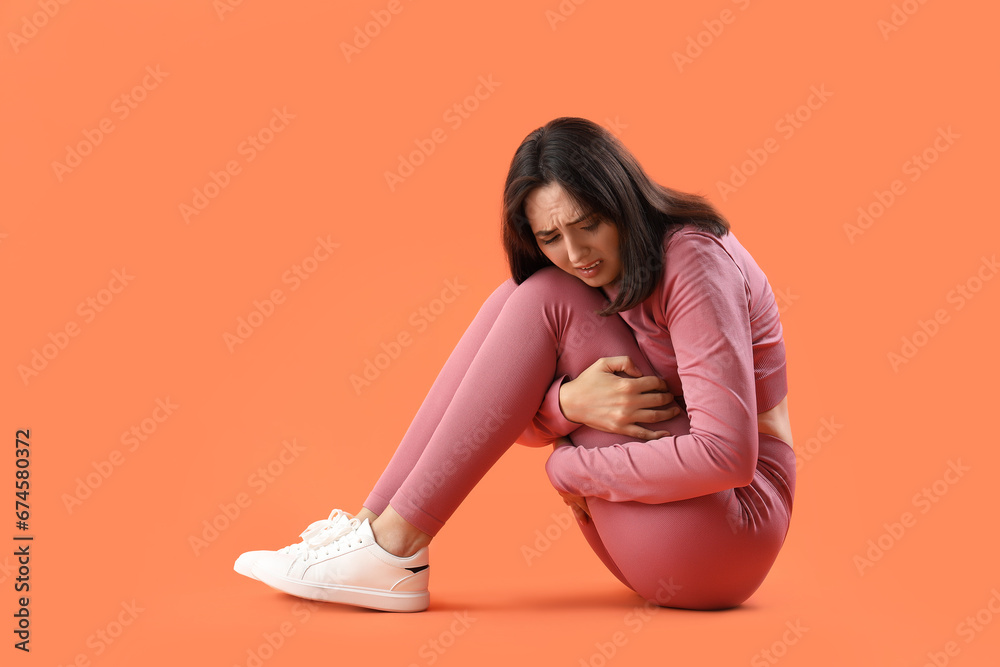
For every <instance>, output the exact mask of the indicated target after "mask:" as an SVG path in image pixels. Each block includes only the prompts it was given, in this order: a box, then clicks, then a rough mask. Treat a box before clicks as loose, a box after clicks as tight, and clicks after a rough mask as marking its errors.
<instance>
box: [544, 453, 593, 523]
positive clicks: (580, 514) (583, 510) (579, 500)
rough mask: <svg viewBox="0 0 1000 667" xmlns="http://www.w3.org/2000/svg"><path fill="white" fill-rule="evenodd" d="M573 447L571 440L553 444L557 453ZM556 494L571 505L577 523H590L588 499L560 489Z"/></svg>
mask: <svg viewBox="0 0 1000 667" xmlns="http://www.w3.org/2000/svg"><path fill="white" fill-rule="evenodd" d="M572 446H573V443H572V442H571V441H570V439H569V438H558V439H557V440H556V441H555V442H553V443H552V451H555V450H557V449H559V448H560V447H572ZM556 492H557V493H558V494H559V495H560V496H562V499H563V502H564V503H566V504H567V505H569V508H570V509H571V510H573V516H575V517H576V520H577V521H579V522H580V523H584V524H586V523H589V522H590V510H589V509H588V508H587V499H586V498H584V497H583V496H577V495H574V494H572V493H566V492H564V491H559V490H558V489H556Z"/></svg>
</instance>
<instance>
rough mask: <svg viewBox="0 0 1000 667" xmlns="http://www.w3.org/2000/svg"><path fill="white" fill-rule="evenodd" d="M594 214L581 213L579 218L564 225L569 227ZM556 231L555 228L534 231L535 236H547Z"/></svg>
mask: <svg viewBox="0 0 1000 667" xmlns="http://www.w3.org/2000/svg"><path fill="white" fill-rule="evenodd" d="M594 215H595V214H594V213H585V214H584V215H581V216H580V217H579V218H577V219H576V220H574V221H573V222H570V223H567V225H566V226H567V227H569V226H570V225H575V224H577V223H579V222H583V221H584V220H589V219H590V218H593V217H594ZM556 231H557V230H555V229H542V230H540V231H537V232H535V236H537V237H542V236H548V235H549V234H555V233H556Z"/></svg>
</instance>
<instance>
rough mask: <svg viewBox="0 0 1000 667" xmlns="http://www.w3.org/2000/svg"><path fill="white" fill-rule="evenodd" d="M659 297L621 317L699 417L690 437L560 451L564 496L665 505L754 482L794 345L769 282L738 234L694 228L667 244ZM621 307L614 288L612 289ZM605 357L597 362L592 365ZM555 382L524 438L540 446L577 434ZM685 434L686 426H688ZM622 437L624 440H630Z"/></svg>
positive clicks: (552, 475) (552, 466) (558, 472)
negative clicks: (767, 418)
mask: <svg viewBox="0 0 1000 667" xmlns="http://www.w3.org/2000/svg"><path fill="white" fill-rule="evenodd" d="M664 253H665V260H664V271H663V275H662V279H661V280H660V282H659V284H658V285H657V286H656V289H655V290H654V291H653V293H652V294H651V295H650V296H649V297H648V298H647V299H646V300H645V301H643V302H642V303H640V304H638V305H637V306H635V307H633V308H631V309H629V310H625V311H621V313H620V315H621V317H622V318H623V319H624V320H625V322H626V323H628V325H629V326H630V327H631V328H632V330H633V333H634V334H635V338H636V342H637V343H638V344H639V347H640V349H642V351H643V352H644V354H645V356H646V358H647V359H648V361H649V363H650V364H651V365H652V367H653V370H654V371H655V372H656V374H657V375H659V376H660V377H662V378H664V380H666V382H667V385H668V387H669V390H670V392H671V393H672V394H674V396H675V397H679V400H678V403H679V404H681V405H683V406H685V407H686V410H687V414H688V418H689V420H690V428H689V432H688V433H683V434H678V433H677V431H678V430H679V429H677V428H674V427H673V426H671V433H672V435H669V436H667V437H664V438H659V439H657V440H644V441H637V442H628V441H624V442H621V443H619V444H614V445H610V446H603V447H594V448H585V447H559V448H558V449H556V450H555V451H554V452H553V453H552V455H551V456H550V457H549V460H548V462H547V463H546V471H547V473H548V476H549V479H550V480H551V482H552V484H553V485H554V486H555V487H556V488H557V489H559V490H561V491H564V492H567V493H573V494H576V495H580V496H592V497H599V498H605V499H607V500H611V501H616V502H620V501H627V500H635V501H639V502H644V503H665V502H672V501H676V500H683V499H685V498H694V497H697V496H702V495H706V494H709V493H715V492H717V491H721V490H724V489H730V488H737V487H741V486H746V485H748V484H749V483H750V482H751V481H752V479H753V474H754V470H755V468H756V466H757V446H758V438H759V435H758V432H757V414H758V413H761V412H764V411H766V410H769V409H770V408H773V407H774V406H776V405H777V404H778V403H780V402H781V399H782V398H784V396H785V395H786V394H787V389H788V386H787V376H786V364H785V344H784V338H783V336H782V329H781V321H780V319H779V317H778V306H777V303H776V301H775V298H774V293H773V291H772V290H771V286H770V284H769V283H768V281H767V277H766V276H765V275H764V272H763V271H762V270H761V269H760V267H759V266H758V265H757V263H756V262H755V261H754V259H753V258H752V257H751V256H750V254H749V253H748V252H747V251H746V249H744V248H743V246H742V245H741V244H740V242H739V241H738V240H737V239H736V236H735V235H734V234H733V233H732V231H730V232H729V233H728V234H726V235H725V236H723V237H721V238H720V237H717V236H715V235H714V234H712V233H710V232H708V231H703V230H700V229H698V228H696V227H693V226H684V227H681V228H680V229H679V230H677V231H676V232H674V233H672V234H669V233H668V235H667V236H666V237H665V239H664ZM603 289H604V292H605V294H607V296H608V297H609V298H611V299H613V298H614V297H615V295H616V293H617V287H616V286H607V287H604V288H603ZM595 361H596V359H595ZM567 379H569V378H567V377H566V376H562V377H559V378H556V380H555V382H554V383H553V384H552V386H551V388H550V389H549V391H548V393H547V394H546V396H545V400H544V402H543V404H542V406H541V408H540V410H539V412H538V414H537V415H536V417H535V419H534V420H533V422H532V424H530V425H529V426H528V428H527V429H526V430H525V432H524V434H522V436H521V437H520V438H519V440H518V441H519V442H521V443H522V444H526V445H529V446H542V445H545V444H548V443H550V442H551V441H552V440H554V439H555V438H557V437H559V436H563V435H570V434H572V432H573V431H574V430H575V429H576V428H578V427H579V426H580V424H577V423H575V422H571V421H569V420H567V419H566V418H565V416H563V414H562V410H561V409H560V407H559V387H560V386H561V385H562V383H563V382H564V381H565V380H567ZM680 430H683V429H680ZM622 437H623V439H624V438H626V437H627V436H622Z"/></svg>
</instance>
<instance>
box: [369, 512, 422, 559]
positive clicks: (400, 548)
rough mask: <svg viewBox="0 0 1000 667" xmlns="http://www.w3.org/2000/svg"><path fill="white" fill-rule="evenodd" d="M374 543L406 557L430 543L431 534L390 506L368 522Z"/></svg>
mask: <svg viewBox="0 0 1000 667" xmlns="http://www.w3.org/2000/svg"><path fill="white" fill-rule="evenodd" d="M369 523H370V524H371V527H372V533H373V534H374V535H375V543H376V544H378V545H379V546H380V547H382V548H383V549H385V550H386V551H388V552H389V553H391V554H392V555H394V556H399V557H400V558H406V557H409V556H412V555H413V554H415V553H417V552H418V551H420V550H421V549H423V548H424V547H426V546H427V545H429V544H430V543H431V536H430V535H428V534H427V533H425V532H423V531H422V530H420V529H418V528H416V527H415V526H413V525H412V524H411V523H409V522H408V521H406V519H404V518H403V517H401V516H400V515H399V514H397V513H396V511H395V510H393V509H392V508H391V507H390V508H387V509H386V511H385V512H383V513H382V514H381V515H380V516H379V517H378V518H377V519H376V520H375V521H370V522H369Z"/></svg>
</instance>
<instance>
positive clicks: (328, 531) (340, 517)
mask: <svg viewBox="0 0 1000 667" xmlns="http://www.w3.org/2000/svg"><path fill="white" fill-rule="evenodd" d="M352 518H353V517H352V516H351V515H350V514H348V513H347V512H345V511H343V510H339V509H335V510H333V511H332V512H330V516H328V517H327V518H326V519H321V520H319V521H313V522H312V523H311V524H309V526H308V527H307V528H306V529H305V530H303V531H302V533H300V534H299V537H301V538H302V541H301V542H299V543H297V544H290V545H289V546H287V547H283V548H281V549H278V550H277V551H267V550H264V551H247V552H246V553H244V554H240V557H239V558H237V559H236V563H235V564H234V565H233V569H234V570H236V571H237V572H238V573H240V574H242V575H243V576H245V577H250V578H251V579H256V578H257V577H255V576H254V574H253V564H254V563H255V562H256V561H257V559H258V558H260V556H261V555H262V554H272V553H279V554H285V555H296V554H300V553H304V552H305V551H306V550H307V549H308V548H309V546H310V545H312V544H324V543H326V541H328V540H329V538H330V537H331V536H338V537H339V536H340V535H342V534H344V533H345V532H346V531H347V530H348V529H349V527H350V523H349V522H350V520H351V519H352Z"/></svg>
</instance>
